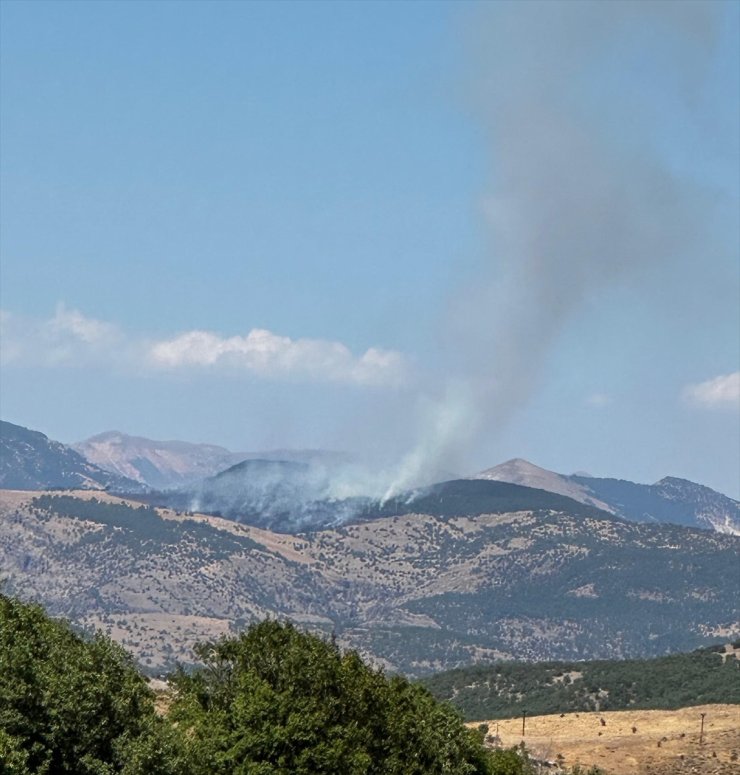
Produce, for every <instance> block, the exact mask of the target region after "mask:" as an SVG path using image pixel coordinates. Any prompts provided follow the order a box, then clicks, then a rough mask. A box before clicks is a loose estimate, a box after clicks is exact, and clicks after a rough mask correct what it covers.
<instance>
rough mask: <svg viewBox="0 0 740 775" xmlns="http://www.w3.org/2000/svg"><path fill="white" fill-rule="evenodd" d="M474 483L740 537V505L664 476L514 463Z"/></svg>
mask: <svg viewBox="0 0 740 775" xmlns="http://www.w3.org/2000/svg"><path fill="white" fill-rule="evenodd" d="M472 478H473V479H486V480H492V481H500V482H512V483H515V484H521V485H525V486H527V487H538V488H540V489H543V490H547V491H548V492H554V493H560V494H561V495H566V496H568V497H570V498H573V499H575V500H577V501H580V502H581V503H586V504H589V505H592V506H596V507H597V508H600V509H603V510H604V511H608V512H611V513H612V514H616V515H618V516H620V517H623V518H624V519H629V520H633V521H637V522H673V523H675V524H679V525H687V526H689V527H701V528H709V529H712V530H717V531H718V532H721V533H730V534H732V535H740V503H738V501H735V500H733V499H732V498H728V497H727V496H726V495H722V494H721V493H718V492H716V491H715V490H712V489H710V488H709V487H704V486H703V485H700V484H696V483H694V482H689V481H687V480H685V479H677V478H675V477H666V478H665V479H661V480H660V481H659V482H656V483H655V484H652V485H651V484H637V483H635V482H630V481H626V480H623V479H608V478H598V477H591V476H584V475H579V474H573V475H572V476H565V475H563V474H558V473H555V472H554V471H548V470H547V469H544V468H540V467H539V466H536V465H533V464H532V463H529V462H528V461H526V460H521V459H518V458H517V459H514V460H509V461H507V462H506V463H502V464H500V465H498V466H495V467H493V468H489V469H487V470H485V471H481V472H480V473H478V474H475V475H474V476H473V477H472Z"/></svg>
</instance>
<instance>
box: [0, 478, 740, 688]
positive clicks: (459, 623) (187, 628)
mask: <svg viewBox="0 0 740 775" xmlns="http://www.w3.org/2000/svg"><path fill="white" fill-rule="evenodd" d="M524 489H525V488H520V490H524ZM540 492H541V491H540ZM520 494H521V493H520ZM93 498H94V499H95V500H93ZM580 509H582V511H581V513H569V511H568V510H556V509H549V508H543V509H539V508H538V509H535V510H521V511H510V512H504V513H499V514H486V513H481V514H478V515H472V516H438V515H434V514H424V513H421V511H414V510H413V509H412V508H406V509H405V510H403V509H399V513H397V514H395V515H393V516H384V517H379V518H377V519H372V520H370V521H367V522H360V523H356V524H345V525H343V526H341V527H337V528H333V529H327V530H322V531H316V532H312V533H305V534H301V535H290V534H286V533H273V532H270V531H267V530H264V529H260V528H255V527H249V526H246V525H240V524H238V523H236V522H233V521H228V520H223V519H219V518H216V517H200V516H197V515H192V516H189V515H184V514H177V513H175V512H173V511H168V510H165V509H153V508H151V507H141V506H140V505H139V504H138V503H127V502H125V501H123V500H121V499H118V498H114V497H113V496H110V495H107V494H87V495H85V494H84V493H79V494H75V497H71V496H70V494H66V495H64V496H60V497H57V498H55V497H53V495H52V494H47V495H45V496H39V495H34V494H33V493H12V492H4V493H0V567H2V568H3V574H4V576H5V577H6V579H7V581H6V586H7V587H8V592H12V593H20V594H22V595H24V596H28V597H34V598H36V599H38V600H40V601H42V602H43V603H44V604H45V605H46V606H47V607H48V608H49V609H50V610H51V611H52V612H54V613H61V614H64V615H67V616H69V617H71V618H72V619H74V620H75V621H77V622H78V623H81V624H85V625H92V626H101V627H103V628H105V629H107V630H108V631H110V632H111V634H113V635H114V637H116V638H117V639H118V640H120V641H121V642H123V643H124V645H127V646H128V647H130V648H132V649H133V650H134V651H135V653H136V654H137V656H138V658H139V659H140V660H142V661H143V662H144V663H148V664H150V666H152V667H153V668H157V667H158V666H159V667H160V668H161V666H162V665H164V664H167V663H171V662H172V661H173V660H174V659H180V660H185V661H188V660H189V659H191V658H192V657H191V656H190V654H189V649H190V647H191V646H192V644H193V642H195V641H197V640H202V639H204V638H210V637H215V636H218V635H219V634H223V633H226V632H228V631H229V630H230V629H231V628H234V627H240V626H243V625H244V624H245V623H246V622H249V621H251V620H253V619H255V618H264V617H265V616H272V617H279V618H283V617H284V618H289V619H291V620H293V621H297V622H300V623H303V624H304V625H305V626H309V627H311V628H315V629H320V630H323V631H324V632H327V633H329V632H335V633H336V635H337V637H338V639H339V640H340V642H341V643H343V644H345V645H349V646H352V647H355V648H358V649H360V650H361V651H362V652H363V653H365V654H368V655H370V656H372V657H373V658H374V659H376V660H377V661H379V662H380V663H381V664H383V665H385V666H386V667H388V668H389V669H398V670H402V671H404V672H407V673H410V674H414V673H416V674H419V673H424V672H429V671H431V670H435V669H442V668H449V667H455V666H458V665H462V664H469V663H471V662H475V661H480V660H490V659H492V658H505V659H514V658H518V659H535V660H542V659H570V660H574V659H585V658H612V657H627V656H648V655H657V654H663V653H665V652H666V651H675V650H689V649H691V648H696V647H697V646H699V645H702V644H706V643H707V642H712V641H714V640H716V639H717V638H718V637H725V638H727V637H729V638H732V637H738V636H740V612H739V611H738V599H740V595H738V592H739V590H738V579H737V562H738V553H739V552H740V539H738V538H735V537H732V536H724V535H720V534H718V533H713V532H709V531H706V530H694V529H689V528H683V527H679V526H675V525H661V524H636V523H630V522H625V521H622V520H619V519H614V518H612V517H609V516H608V515H605V514H604V513H603V512H597V511H594V510H591V509H589V508H588V507H584V506H581V507H580ZM425 510H426V509H425ZM429 510H431V509H429ZM588 511H590V512H591V513H587V512H588ZM165 644H169V646H168V645H165ZM168 648H169V649H171V650H169V651H168V650H167V649H168Z"/></svg>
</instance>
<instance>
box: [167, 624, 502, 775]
mask: <svg viewBox="0 0 740 775" xmlns="http://www.w3.org/2000/svg"><path fill="white" fill-rule="evenodd" d="M198 656H199V657H200V659H201V660H202V662H203V664H204V666H203V667H202V668H200V669H198V670H196V671H194V672H193V673H191V674H186V673H185V672H182V671H181V672H180V673H179V674H178V675H177V676H176V677H175V679H174V685H175V689H176V691H175V699H174V703H173V706H172V708H171V711H170V715H171V718H172V719H173V721H175V722H176V723H177V724H178V725H179V727H180V728H181V729H182V730H183V731H184V732H185V734H184V738H185V740H186V741H187V746H188V753H189V755H190V757H191V762H192V763H193V765H194V767H195V772H196V773H198V774H200V773H203V775H205V773H208V775H211V774H212V775H220V774H222V773H223V775H226V773H228V774H229V775H232V773H233V775H288V773H290V774H291V775H322V773H325V774H326V775H335V774H336V773H340V772H341V773H344V774H346V775H435V774H437V773H438V774H439V775H478V774H480V775H486V774H488V773H493V772H494V771H493V770H492V769H491V758H490V756H489V754H488V753H487V752H486V751H485V749H484V748H483V746H482V744H481V742H480V737H479V735H477V734H476V733H475V732H473V731H471V730H468V729H467V728H465V727H464V726H463V724H462V722H461V720H460V717H459V716H458V714H457V713H456V712H455V711H454V710H452V709H451V708H450V707H448V706H446V705H442V704H440V703H438V702H437V701H436V700H434V698H433V697H432V696H431V694H429V693H428V692H427V691H426V690H425V689H422V688H421V687H419V686H415V685H412V684H410V683H409V682H408V681H406V680H405V679H403V678H392V679H390V680H389V679H387V678H386V677H385V676H384V675H383V674H382V673H381V672H379V671H376V670H372V669H371V668H369V667H368V666H366V665H365V664H364V663H363V661H362V660H361V659H360V658H359V656H358V655H357V654H356V653H354V652H350V653H346V654H343V653H341V651H340V650H339V649H338V648H337V647H336V645H335V644H334V643H331V642H326V641H324V640H322V639H321V638H318V637H316V636H313V635H307V634H305V633H301V632H299V631H298V630H297V629H296V628H295V627H293V626H292V625H290V624H283V623H280V622H275V621H266V622H262V623H261V624H258V625H255V626H253V627H251V628H250V629H249V630H248V631H247V632H245V633H244V634H242V635H241V636H239V637H238V638H232V639H228V640H222V641H220V642H217V643H211V644H207V645H204V646H201V647H200V648H199V650H198Z"/></svg>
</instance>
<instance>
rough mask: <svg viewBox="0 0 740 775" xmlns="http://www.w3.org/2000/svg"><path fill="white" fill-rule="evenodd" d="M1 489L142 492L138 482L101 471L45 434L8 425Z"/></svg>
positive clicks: (0, 459)
mask: <svg viewBox="0 0 740 775" xmlns="http://www.w3.org/2000/svg"><path fill="white" fill-rule="evenodd" d="M0 486H2V487H4V488H8V489H18V490H38V489H54V488H55V489H59V488H66V487H70V488H75V489H89V490H104V489H114V490H118V491H123V490H125V491H128V492H131V491H137V490H139V489H140V487H139V486H138V485H137V484H136V483H135V482H132V481H130V480H127V479H126V478H125V477H122V476H118V475H116V474H112V473H110V472H109V471H105V470H103V469H102V468H99V467H98V466H96V465H94V464H92V463H90V462H88V461H87V460H85V458H83V457H82V456H81V455H79V454H78V453H77V452H75V451H74V450H72V449H70V448H69V447H67V446H65V445H64V444H61V443H60V442H58V441H52V440H51V439H49V438H48V437H47V436H45V435H44V434H43V433H39V432H38V431H32V430H29V429H28V428H24V427H23V426H21V425H14V424H13V423H9V422H5V421H0Z"/></svg>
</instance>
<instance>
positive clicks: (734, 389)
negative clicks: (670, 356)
mask: <svg viewBox="0 0 740 775" xmlns="http://www.w3.org/2000/svg"><path fill="white" fill-rule="evenodd" d="M683 396H684V398H685V399H686V400H687V401H689V402H690V403H692V404H696V405H698V406H703V407H708V408H712V409H714V408H724V407H732V408H740V371H735V372H733V373H732V374H722V375H720V376H719V377H714V378H713V379H708V380H707V381H706V382H699V383H698V384H696V385H688V386H687V387H686V388H684V390H683Z"/></svg>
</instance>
